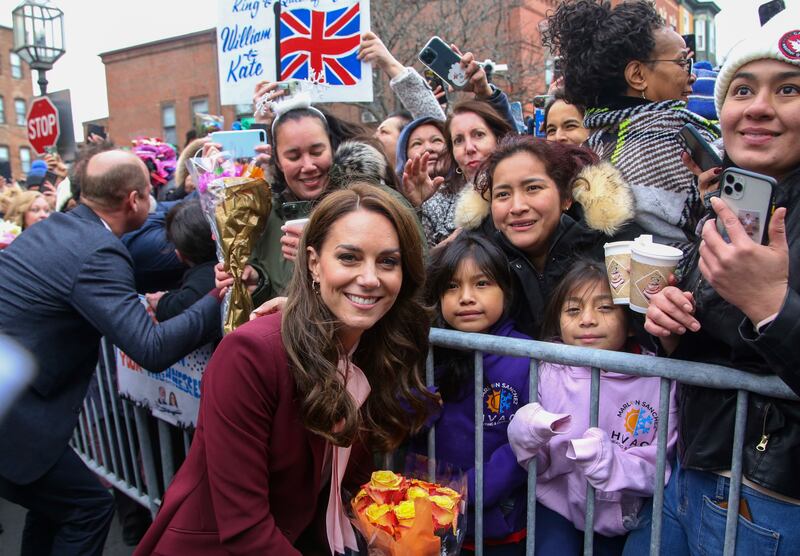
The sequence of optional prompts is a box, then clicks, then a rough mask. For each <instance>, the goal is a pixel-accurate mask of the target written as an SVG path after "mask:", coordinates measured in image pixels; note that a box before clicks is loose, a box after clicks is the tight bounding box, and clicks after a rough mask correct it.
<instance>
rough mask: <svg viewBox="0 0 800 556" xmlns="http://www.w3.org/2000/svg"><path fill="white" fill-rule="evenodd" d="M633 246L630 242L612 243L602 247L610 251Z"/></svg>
mask: <svg viewBox="0 0 800 556" xmlns="http://www.w3.org/2000/svg"><path fill="white" fill-rule="evenodd" d="M630 245H633V242H632V241H612V242H611V243H606V244H604V245H603V249H612V248H614V247H628V246H630Z"/></svg>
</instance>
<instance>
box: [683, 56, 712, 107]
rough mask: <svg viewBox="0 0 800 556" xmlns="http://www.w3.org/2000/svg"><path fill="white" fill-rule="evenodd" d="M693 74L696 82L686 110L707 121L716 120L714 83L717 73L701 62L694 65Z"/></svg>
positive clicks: (709, 65)
mask: <svg viewBox="0 0 800 556" xmlns="http://www.w3.org/2000/svg"><path fill="white" fill-rule="evenodd" d="M693 73H694V75H695V76H696V77H697V80H696V81H695V82H694V85H692V94H691V95H689V102H687V103H686V108H688V109H689V110H691V111H692V112H694V113H695V114H698V115H700V116H703V117H704V118H705V119H707V120H716V119H717V111H716V110H715V109H714V83H715V82H716V80H717V72H716V71H714V70H713V69H712V68H711V64H710V63H708V62H706V61H701V62H697V63H696V64H695V65H694V70H693Z"/></svg>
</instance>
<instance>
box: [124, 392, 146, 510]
mask: <svg viewBox="0 0 800 556" xmlns="http://www.w3.org/2000/svg"><path fill="white" fill-rule="evenodd" d="M122 414H123V417H124V418H125V432H127V433H128V455H130V457H131V465H132V466H133V480H134V481H135V482H136V492H137V493H138V494H142V493H144V489H143V488H142V474H141V473H140V472H139V462H138V461H137V457H136V454H137V453H138V452H137V451H136V441H135V440H134V439H135V438H136V436H134V429H131V412H130V408H129V407H128V403H126V402H123V403H122Z"/></svg>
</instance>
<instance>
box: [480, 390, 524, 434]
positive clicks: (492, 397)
mask: <svg viewBox="0 0 800 556" xmlns="http://www.w3.org/2000/svg"><path fill="white" fill-rule="evenodd" d="M483 401H484V409H483V425H484V426H486V427H496V426H497V425H502V424H507V423H508V422H509V421H510V420H511V417H513V416H514V414H515V413H516V412H517V409H518V408H519V394H517V390H516V389H515V388H514V387H513V386H511V385H510V384H506V383H505V382H495V383H493V384H490V385H489V386H487V387H485V388H484V389H483Z"/></svg>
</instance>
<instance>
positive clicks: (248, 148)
mask: <svg viewBox="0 0 800 556" xmlns="http://www.w3.org/2000/svg"><path fill="white" fill-rule="evenodd" d="M211 142H212V143H219V144H220V145H222V150H223V151H227V152H229V153H231V155H232V156H233V158H252V157H253V156H255V154H256V146H257V145H263V144H264V143H266V142H267V132H266V131H264V130H263V129H243V130H240V131H215V132H214V133H212V134H211Z"/></svg>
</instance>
